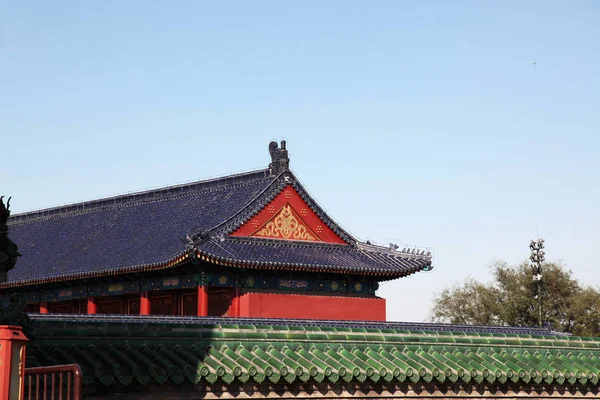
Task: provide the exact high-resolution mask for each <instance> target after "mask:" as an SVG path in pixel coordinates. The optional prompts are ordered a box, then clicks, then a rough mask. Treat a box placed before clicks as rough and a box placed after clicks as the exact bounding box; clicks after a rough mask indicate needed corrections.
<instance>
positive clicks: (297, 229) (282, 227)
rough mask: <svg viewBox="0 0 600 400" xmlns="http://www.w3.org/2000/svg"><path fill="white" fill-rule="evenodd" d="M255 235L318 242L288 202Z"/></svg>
mask: <svg viewBox="0 0 600 400" xmlns="http://www.w3.org/2000/svg"><path fill="white" fill-rule="evenodd" d="M255 235H256V236H264V237H271V238H282V239H296V240H308V241H311V242H319V241H320V240H319V239H318V238H317V237H316V236H315V235H313V234H312V233H311V232H310V230H309V228H307V227H306V225H304V224H303V223H302V222H300V221H299V220H298V218H296V216H295V215H294V212H293V211H292V207H291V206H290V205H289V204H286V205H285V206H283V208H282V209H281V211H280V212H279V213H277V215H276V216H275V217H274V218H273V219H272V220H271V221H269V222H268V223H267V224H266V225H265V226H264V227H263V228H262V229H260V230H259V231H258V232H256V233H255Z"/></svg>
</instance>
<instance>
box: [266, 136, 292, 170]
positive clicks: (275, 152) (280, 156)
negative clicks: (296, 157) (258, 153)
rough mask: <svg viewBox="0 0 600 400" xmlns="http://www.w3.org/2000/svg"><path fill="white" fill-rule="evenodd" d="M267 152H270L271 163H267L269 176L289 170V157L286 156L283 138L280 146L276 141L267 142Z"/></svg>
mask: <svg viewBox="0 0 600 400" xmlns="http://www.w3.org/2000/svg"><path fill="white" fill-rule="evenodd" d="M269 154H271V163H270V164H269V173H270V175H271V176H277V175H279V174H280V173H282V172H284V171H289V170H290V158H289V157H288V152H287V148H286V142H285V140H282V141H281V147H279V145H278V144H277V142H276V141H272V142H271V143H269Z"/></svg>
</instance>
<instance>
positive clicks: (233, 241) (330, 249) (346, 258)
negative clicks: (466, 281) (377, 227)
mask: <svg viewBox="0 0 600 400" xmlns="http://www.w3.org/2000/svg"><path fill="white" fill-rule="evenodd" d="M197 248H198V250H199V253H200V254H201V255H207V256H208V257H209V258H211V259H215V260H217V261H222V262H226V263H234V264H244V266H246V267H248V268H264V267H270V266H281V267H282V268H285V269H295V270H310V271H319V272H338V273H344V272H346V273H354V274H365V275H386V276H389V275H391V276H394V277H399V276H405V275H410V274H413V273H415V272H418V271H421V270H423V269H424V268H426V267H428V266H429V265H430V264H431V258H430V257H428V256H424V255H407V254H404V253H398V252H392V251H386V250H385V249H382V248H369V247H367V246H362V245H355V246H352V245H343V244H320V243H309V242H295V241H281V240H269V239H259V238H237V237H222V238H211V239H210V240H207V241H205V242H203V243H200V244H199V245H198V246H197Z"/></svg>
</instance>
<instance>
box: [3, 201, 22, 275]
mask: <svg viewBox="0 0 600 400" xmlns="http://www.w3.org/2000/svg"><path fill="white" fill-rule="evenodd" d="M3 199H4V196H0V282H5V281H6V279H7V274H8V271H10V270H11V269H13V268H14V267H15V264H16V263H17V257H19V256H20V255H21V254H20V253H19V251H18V249H17V245H16V244H15V243H14V242H13V241H12V240H10V238H9V237H8V225H7V221H8V217H9V216H10V197H9V198H8V201H7V202H6V204H4V201H3Z"/></svg>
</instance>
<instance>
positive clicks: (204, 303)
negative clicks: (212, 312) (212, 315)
mask: <svg viewBox="0 0 600 400" xmlns="http://www.w3.org/2000/svg"><path fill="white" fill-rule="evenodd" d="M207 315H208V291H207V290H206V286H203V285H198V316H199V317H206V316H207Z"/></svg>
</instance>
